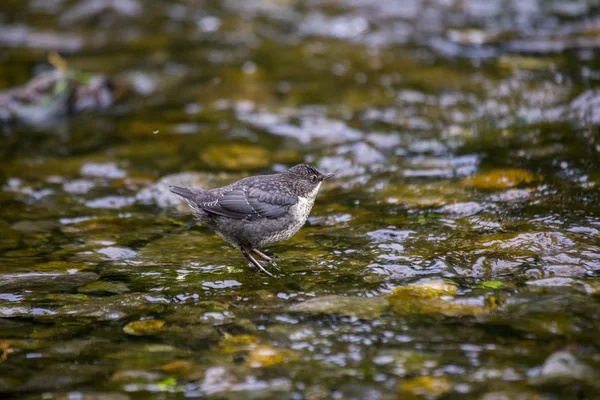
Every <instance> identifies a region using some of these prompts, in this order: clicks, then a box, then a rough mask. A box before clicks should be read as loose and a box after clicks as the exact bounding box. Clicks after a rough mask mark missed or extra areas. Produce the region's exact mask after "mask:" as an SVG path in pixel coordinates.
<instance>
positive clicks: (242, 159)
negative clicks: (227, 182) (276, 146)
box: [200, 144, 273, 170]
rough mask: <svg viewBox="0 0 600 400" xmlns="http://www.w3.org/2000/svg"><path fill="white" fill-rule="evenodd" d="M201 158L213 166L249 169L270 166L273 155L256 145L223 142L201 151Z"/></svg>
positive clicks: (228, 168)
mask: <svg viewBox="0 0 600 400" xmlns="http://www.w3.org/2000/svg"><path fill="white" fill-rule="evenodd" d="M200 158H201V159H202V161H203V162H204V163H205V164H206V165H208V166H209V167H211V168H216V169H227V170H248V169H259V168H267V167H269V166H270V165H271V162H272V158H273V156H272V154H271V153H270V152H269V151H268V150H266V149H265V148H263V147H259V146H256V145H250V144H249V145H242V144H221V145H213V146H210V147H209V148H207V149H206V150H204V151H203V152H202V153H200Z"/></svg>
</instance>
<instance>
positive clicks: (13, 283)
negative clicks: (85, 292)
mask: <svg viewBox="0 0 600 400" xmlns="http://www.w3.org/2000/svg"><path fill="white" fill-rule="evenodd" d="M99 278H100V277H99V276H98V274H95V273H93V272H76V273H72V274H71V273H60V272H55V273H52V272H32V273H22V274H19V273H9V274H2V275H0V291H4V292H11V291H17V290H38V291H45V290H51V291H57V292H58V291H62V290H73V289H76V288H78V287H80V286H83V285H86V284H88V283H90V282H94V281H96V280H98V279H99Z"/></svg>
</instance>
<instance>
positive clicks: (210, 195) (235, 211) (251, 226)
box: [169, 164, 333, 276]
mask: <svg viewBox="0 0 600 400" xmlns="http://www.w3.org/2000/svg"><path fill="white" fill-rule="evenodd" d="M332 176H333V174H323V173H321V172H319V171H318V170H317V169H315V168H314V167H311V166H310V165H306V164H299V165H296V166H295V167H292V168H290V169H288V170H287V171H284V172H281V173H279V174H272V175H258V176H250V177H248V178H244V179H241V180H239V181H237V182H235V183H232V184H231V185H229V186H224V187H222V188H217V189H201V188H187V187H180V186H169V189H170V190H171V192H173V193H175V194H177V195H179V196H181V197H183V198H184V199H185V200H186V201H187V202H188V204H189V206H190V208H191V209H192V212H193V214H194V216H195V217H196V219H198V220H199V221H200V222H202V223H203V224H204V225H205V226H207V227H209V228H210V229H212V230H214V231H215V233H216V234H217V235H219V236H220V237H221V238H223V239H225V240H226V241H227V242H229V243H230V244H232V245H233V246H235V247H237V248H238V249H239V250H240V251H241V252H242V254H243V255H244V256H245V257H246V258H247V259H248V260H249V261H250V262H251V263H252V264H253V265H254V266H256V268H258V269H259V270H261V271H263V272H264V273H266V274H267V275H269V276H273V275H272V274H271V273H269V272H268V271H267V270H266V269H265V268H264V267H263V266H262V264H261V263H259V262H258V261H256V259H255V258H254V257H253V256H252V253H254V254H256V255H257V256H259V257H260V258H262V259H263V260H265V261H267V262H269V263H270V264H272V265H273V266H277V265H276V264H275V262H274V261H273V259H272V258H271V257H269V256H267V255H266V254H264V253H263V252H261V251H260V250H259V248H262V247H264V246H267V245H269V244H272V243H275V242H279V241H281V240H286V239H289V238H290V237H292V236H293V235H294V234H295V233H296V232H298V231H299V230H300V228H302V226H303V225H304V223H305V222H306V220H307V218H308V215H309V214H310V210H311V209H312V207H313V204H314V203H315V198H316V197H317V193H318V192H319V188H320V187H321V183H322V182H323V181H324V180H326V179H329V178H331V177H332Z"/></svg>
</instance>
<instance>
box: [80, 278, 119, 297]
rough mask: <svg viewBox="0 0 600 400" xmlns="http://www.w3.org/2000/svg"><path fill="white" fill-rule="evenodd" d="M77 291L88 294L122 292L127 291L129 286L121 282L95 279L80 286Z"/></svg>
mask: <svg viewBox="0 0 600 400" xmlns="http://www.w3.org/2000/svg"><path fill="white" fill-rule="evenodd" d="M78 292H79V293H84V294H89V295H107V294H123V293H127V292H129V288H128V287H127V285H125V284H124V283H122V282H117V283H113V282H106V281H96V282H92V283H89V284H87V285H85V286H82V287H80V288H79V289H78Z"/></svg>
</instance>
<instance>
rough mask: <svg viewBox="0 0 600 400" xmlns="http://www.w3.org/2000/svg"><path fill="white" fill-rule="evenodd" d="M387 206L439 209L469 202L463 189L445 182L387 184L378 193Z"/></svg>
mask: <svg viewBox="0 0 600 400" xmlns="http://www.w3.org/2000/svg"><path fill="white" fill-rule="evenodd" d="M380 196H381V198H382V199H383V200H384V201H385V202H386V203H388V204H402V205H404V206H406V207H415V208H417V207H427V208H428V207H441V206H444V205H446V204H452V203H457V202H458V203H461V202H466V201H468V200H469V196H468V195H467V193H466V192H465V191H464V188H463V187H460V185H456V184H450V183H448V182H447V181H444V182H436V183H425V184H409V185H397V184H389V185H386V186H385V187H384V189H383V190H381V192H380Z"/></svg>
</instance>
